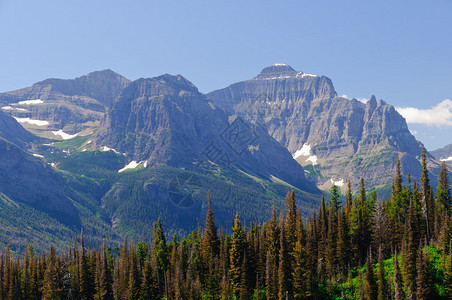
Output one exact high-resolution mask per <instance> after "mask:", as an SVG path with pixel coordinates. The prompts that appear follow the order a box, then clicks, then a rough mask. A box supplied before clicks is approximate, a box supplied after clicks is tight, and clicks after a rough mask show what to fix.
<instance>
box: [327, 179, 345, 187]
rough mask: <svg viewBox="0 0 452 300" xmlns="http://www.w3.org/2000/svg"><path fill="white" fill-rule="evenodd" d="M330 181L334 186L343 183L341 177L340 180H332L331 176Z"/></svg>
mask: <svg viewBox="0 0 452 300" xmlns="http://www.w3.org/2000/svg"><path fill="white" fill-rule="evenodd" d="M330 181H331V184H333V185H335V186H339V187H341V186H343V185H344V179H342V178H341V180H339V181H334V179H333V178H331V179H330Z"/></svg>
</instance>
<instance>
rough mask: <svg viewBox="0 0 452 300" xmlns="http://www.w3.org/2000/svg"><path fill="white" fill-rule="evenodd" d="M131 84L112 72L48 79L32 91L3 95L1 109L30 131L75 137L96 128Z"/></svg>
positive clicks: (48, 135)
mask: <svg viewBox="0 0 452 300" xmlns="http://www.w3.org/2000/svg"><path fill="white" fill-rule="evenodd" d="M129 83H130V81H129V80H128V79H126V78H124V77H122V76H121V75H119V74H117V73H115V72H113V71H111V70H104V71H97V72H92V73H89V74H88V75H86V76H81V77H78V78H76V79H46V80H44V81H41V82H38V83H35V84H33V85H32V86H31V87H27V88H24V89H20V90H16V91H11V92H6V93H2V94H0V106H1V110H2V111H4V112H5V113H8V114H10V115H11V116H13V117H16V118H18V120H20V122H21V123H22V124H23V125H24V126H25V127H26V128H27V129H30V130H32V131H33V132H34V133H37V134H39V135H42V136H46V137H50V138H54V137H55V136H54V135H53V134H52V133H51V132H50V131H58V130H60V129H61V130H63V131H64V132H66V133H70V134H75V133H78V132H80V131H82V130H86V129H88V130H89V129H93V128H96V126H98V125H99V123H100V120H101V119H102V118H103V115H104V113H105V111H106V110H107V109H108V108H109V107H110V106H111V104H112V103H113V100H114V99H115V98H116V96H117V95H118V94H119V93H120V91H121V90H122V89H123V88H124V87H126V86H127V85H128V84H129ZM30 120H31V121H30ZM36 121H40V122H36Z"/></svg>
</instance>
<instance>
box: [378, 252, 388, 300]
mask: <svg viewBox="0 0 452 300" xmlns="http://www.w3.org/2000/svg"><path fill="white" fill-rule="evenodd" d="M377 279H378V296H377V299H378V300H385V299H387V298H388V283H387V281H386V275H385V267H384V262H383V251H382V248H381V246H380V248H379V249H378V276H377Z"/></svg>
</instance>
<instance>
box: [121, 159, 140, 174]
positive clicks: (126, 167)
mask: <svg viewBox="0 0 452 300" xmlns="http://www.w3.org/2000/svg"><path fill="white" fill-rule="evenodd" d="M139 165H140V163H137V161H136V160H132V161H131V162H129V164H128V165H127V166H125V167H124V168H122V169H120V170H119V171H118V173H121V172H123V171H125V170H128V169H135V168H136V167H138V166H139Z"/></svg>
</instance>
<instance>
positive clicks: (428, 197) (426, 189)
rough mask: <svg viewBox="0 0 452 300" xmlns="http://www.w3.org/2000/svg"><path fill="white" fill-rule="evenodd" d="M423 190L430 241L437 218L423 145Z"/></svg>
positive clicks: (427, 232) (428, 239) (427, 231)
mask: <svg viewBox="0 0 452 300" xmlns="http://www.w3.org/2000/svg"><path fill="white" fill-rule="evenodd" d="M421 191H422V204H423V211H424V216H425V222H426V234H427V242H428V243H430V239H431V238H432V232H433V224H434V222H433V220H434V219H435V216H434V211H433V195H432V192H431V188H430V180H429V178H428V170H427V160H426V152H425V147H422V169H421Z"/></svg>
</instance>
